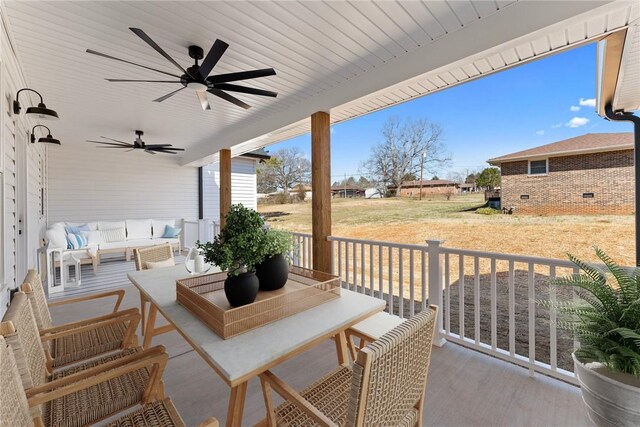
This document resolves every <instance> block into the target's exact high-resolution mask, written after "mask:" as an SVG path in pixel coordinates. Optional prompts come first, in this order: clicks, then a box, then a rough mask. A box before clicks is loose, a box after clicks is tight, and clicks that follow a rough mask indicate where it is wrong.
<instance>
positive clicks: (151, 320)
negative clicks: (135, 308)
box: [142, 304, 158, 349]
mask: <svg viewBox="0 0 640 427" xmlns="http://www.w3.org/2000/svg"><path fill="white" fill-rule="evenodd" d="M156 313H158V309H157V308H156V306H155V305H153V304H149V312H148V313H147V325H146V326H145V327H144V343H143V344H142V347H143V348H145V349H147V348H149V347H151V340H153V332H154V329H155V324H156Z"/></svg>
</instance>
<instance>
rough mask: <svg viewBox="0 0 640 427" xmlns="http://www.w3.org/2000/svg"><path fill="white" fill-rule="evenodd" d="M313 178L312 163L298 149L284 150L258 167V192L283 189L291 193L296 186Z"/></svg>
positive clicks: (277, 152) (286, 192)
mask: <svg viewBox="0 0 640 427" xmlns="http://www.w3.org/2000/svg"><path fill="white" fill-rule="evenodd" d="M310 176H311V162H310V161H309V159H307V158H306V157H305V156H304V154H303V153H302V151H301V150H300V149H299V148H297V147H291V148H282V149H280V150H278V151H276V152H275V153H274V154H273V155H272V156H271V158H270V159H269V160H266V161H265V162H264V163H261V164H259V165H258V169H257V180H258V191H261V190H262V189H273V188H275V189H282V191H283V192H284V193H285V194H288V193H289V190H291V189H292V188H293V187H294V186H296V185H299V184H302V183H306V182H308V181H309V178H310Z"/></svg>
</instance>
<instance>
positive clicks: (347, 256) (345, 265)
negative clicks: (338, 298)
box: [344, 242, 351, 289]
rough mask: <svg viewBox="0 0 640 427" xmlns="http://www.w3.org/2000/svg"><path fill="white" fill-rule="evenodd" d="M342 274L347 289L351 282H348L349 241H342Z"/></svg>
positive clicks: (349, 287)
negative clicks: (344, 277)
mask: <svg viewBox="0 0 640 427" xmlns="http://www.w3.org/2000/svg"><path fill="white" fill-rule="evenodd" d="M344 274H345V276H346V279H345V282H346V283H347V289H351V283H349V242H344Z"/></svg>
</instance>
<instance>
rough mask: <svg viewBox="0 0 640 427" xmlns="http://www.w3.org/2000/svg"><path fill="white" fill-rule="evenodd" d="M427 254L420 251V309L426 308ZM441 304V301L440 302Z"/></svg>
mask: <svg viewBox="0 0 640 427" xmlns="http://www.w3.org/2000/svg"><path fill="white" fill-rule="evenodd" d="M426 258H427V254H426V253H425V251H424V250H421V251H420V267H421V268H420V287H421V289H420V297H421V298H422V309H423V310H424V309H426V308H427V264H426V262H425V261H426ZM440 304H442V301H440Z"/></svg>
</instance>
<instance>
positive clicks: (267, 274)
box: [256, 229, 292, 291]
mask: <svg viewBox="0 0 640 427" xmlns="http://www.w3.org/2000/svg"><path fill="white" fill-rule="evenodd" d="M291 248H292V239H291V234H289V233H287V232H285V231H280V230H272V229H269V230H266V231H265V236H264V240H263V246H262V249H263V260H262V262H260V263H259V264H258V265H256V275H257V276H258V279H259V281H260V290H261V291H275V290H276V289H280V288H282V287H283V286H284V285H285V284H286V283H287V279H288V278H289V260H288V257H287V255H288V254H289V252H290V251H291Z"/></svg>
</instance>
